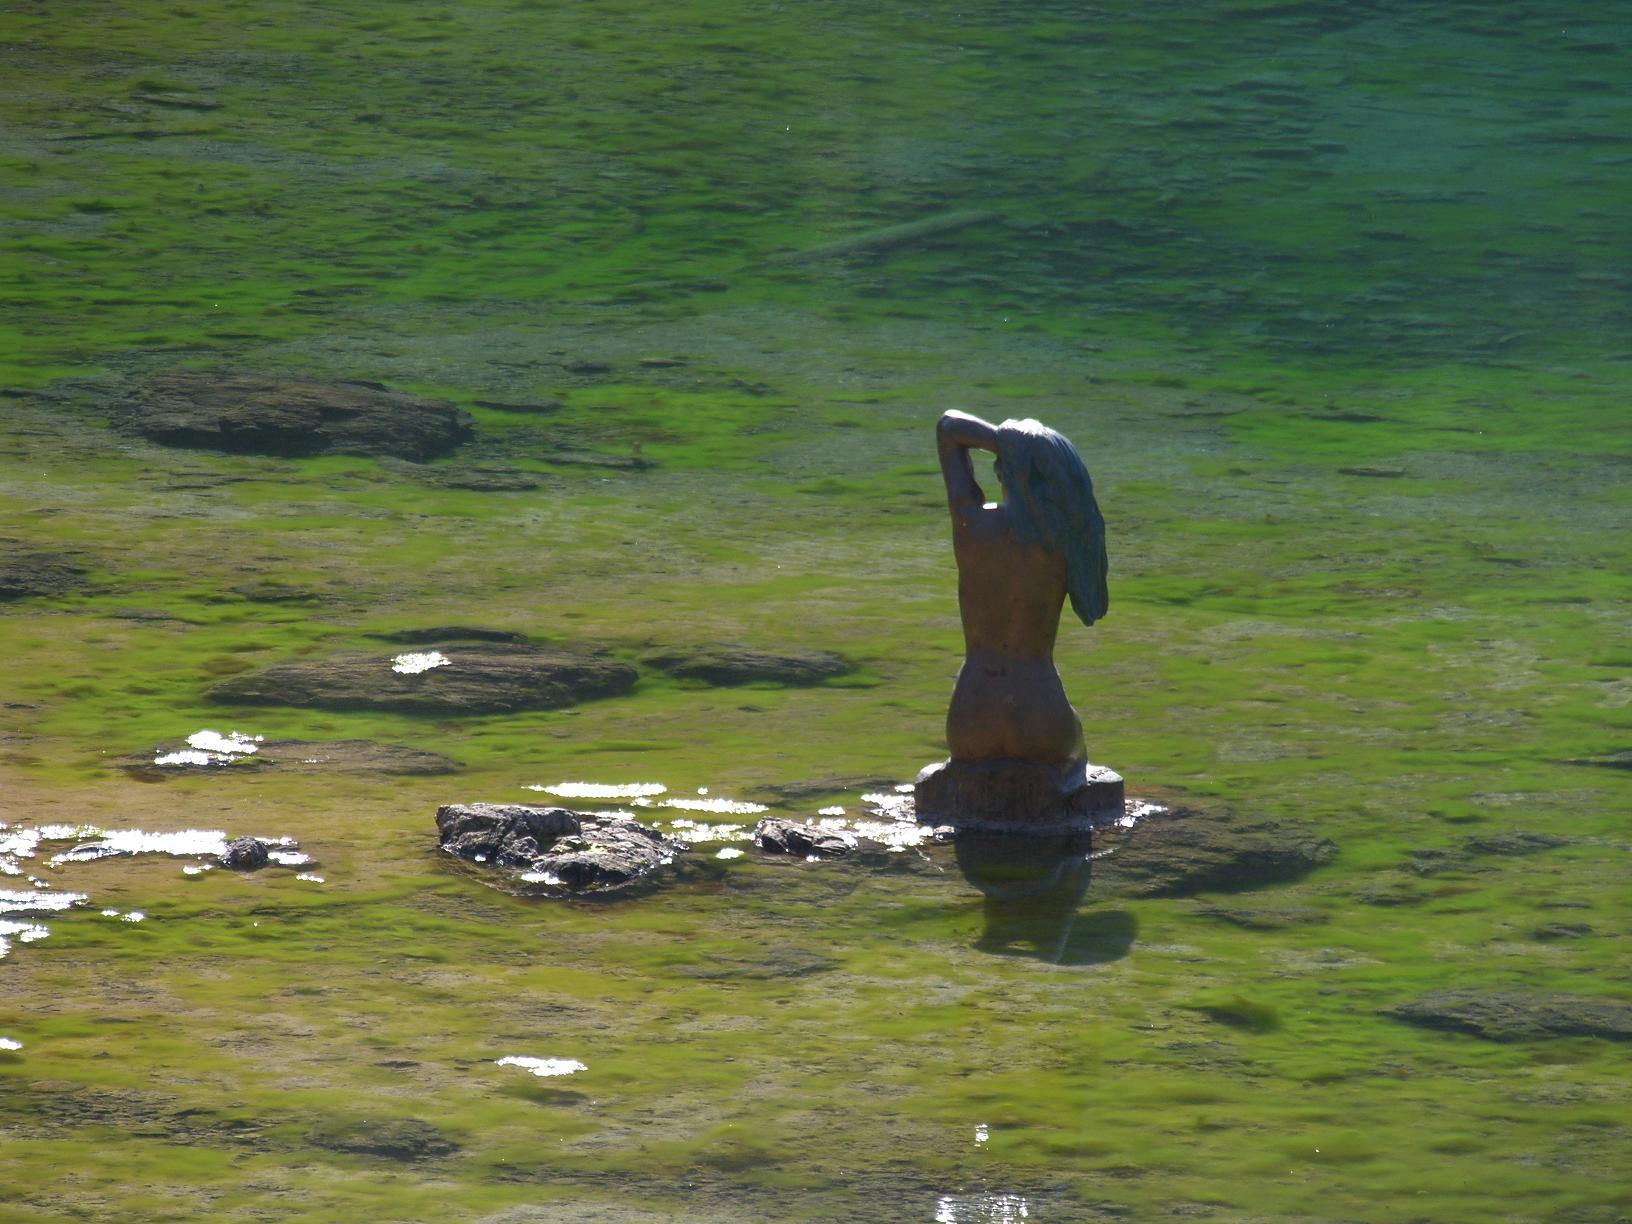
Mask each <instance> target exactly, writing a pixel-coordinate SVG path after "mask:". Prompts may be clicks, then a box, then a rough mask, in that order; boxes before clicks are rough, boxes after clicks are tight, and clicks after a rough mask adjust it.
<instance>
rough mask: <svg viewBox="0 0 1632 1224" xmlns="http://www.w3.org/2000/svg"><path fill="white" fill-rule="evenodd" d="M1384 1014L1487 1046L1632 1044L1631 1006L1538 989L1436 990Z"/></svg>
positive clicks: (1616, 1001) (1618, 1002) (1620, 1002)
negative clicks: (1590, 1040)
mask: <svg viewBox="0 0 1632 1224" xmlns="http://www.w3.org/2000/svg"><path fill="white" fill-rule="evenodd" d="M1383 1015H1385V1016H1389V1017H1392V1018H1393V1019H1395V1020H1403V1021H1405V1022H1406V1023H1407V1024H1414V1025H1417V1026H1418V1027H1419V1028H1431V1029H1446V1030H1450V1031H1453V1032H1461V1033H1473V1034H1474V1035H1475V1036H1479V1037H1485V1038H1488V1039H1490V1040H1492V1041H1522V1040H1526V1039H1530V1038H1538V1037H1607V1038H1610V1039H1612V1040H1616V1041H1632V1003H1628V1002H1625V1001H1623V1000H1620V999H1607V998H1594V997H1592V996H1588V995H1570V994H1555V993H1552V992H1550V991H1540V990H1481V989H1478V988H1471V987H1470V988H1461V989H1455V990H1436V991H1432V992H1430V993H1428V994H1425V995H1423V996H1422V997H1421V998H1419V999H1413V1000H1412V1001H1410V1002H1408V1003H1401V1004H1399V1005H1398V1006H1395V1007H1390V1008H1385V1009H1384V1010H1383Z"/></svg>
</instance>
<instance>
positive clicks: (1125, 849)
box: [1094, 807, 1337, 897]
mask: <svg viewBox="0 0 1632 1224" xmlns="http://www.w3.org/2000/svg"><path fill="white" fill-rule="evenodd" d="M1108 840H1112V841H1113V849H1114V852H1113V853H1112V854H1110V855H1108V856H1106V857H1105V858H1103V859H1099V860H1097V861H1096V862H1095V863H1094V887H1095V889H1096V890H1100V889H1103V890H1104V891H1105V892H1108V893H1111V894H1113V895H1114V894H1123V895H1129V894H1131V895H1134V896H1145V897H1183V896H1192V895H1194V894H1196V893H1203V892H1234V891H1238V890H1241V889H1246V888H1256V887H1259V886H1261V885H1264V884H1280V883H1284V882H1286V881H1290V880H1296V879H1299V878H1300V877H1302V876H1304V875H1305V874H1307V873H1308V872H1310V871H1312V870H1314V869H1315V868H1316V867H1319V866H1321V865H1322V864H1325V863H1329V862H1331V861H1332V859H1333V858H1335V857H1336V856H1337V843H1335V842H1333V841H1332V840H1331V839H1330V838H1326V837H1321V836H1319V835H1317V834H1315V833H1313V832H1312V831H1310V830H1309V829H1306V828H1302V827H1300V826H1297V825H1287V824H1281V823H1279V822H1276V821H1270V820H1262V821H1251V820H1246V819H1242V818H1240V817H1237V816H1235V815H1233V814H1231V813H1229V812H1223V811H1211V810H1204V809H1198V808H1179V807H1175V808H1171V809H1160V810H1156V811H1152V812H1150V813H1149V814H1147V815H1145V816H1143V817H1141V818H1140V820H1139V822H1138V823H1137V824H1136V825H1134V827H1133V828H1132V829H1130V830H1129V831H1128V832H1127V833H1125V834H1122V835H1120V836H1116V837H1114V838H1108Z"/></svg>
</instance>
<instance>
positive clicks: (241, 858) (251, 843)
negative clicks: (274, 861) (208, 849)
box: [221, 837, 272, 871]
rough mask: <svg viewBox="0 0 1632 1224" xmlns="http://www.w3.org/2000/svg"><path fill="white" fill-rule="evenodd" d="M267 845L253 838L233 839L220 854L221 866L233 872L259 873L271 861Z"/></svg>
mask: <svg viewBox="0 0 1632 1224" xmlns="http://www.w3.org/2000/svg"><path fill="white" fill-rule="evenodd" d="M271 857H272V854H271V850H270V848H269V847H268V846H267V844H266V843H265V842H263V841H261V840H260V839H259V838H255V837H235V838H233V839H232V840H231V841H230V842H228V843H227V848H226V849H225V850H223V851H222V852H221V866H223V867H226V868H229V869H231V870H233V871H259V870H260V869H261V868H262V867H265V866H266V865H267V863H268V862H269V861H271Z"/></svg>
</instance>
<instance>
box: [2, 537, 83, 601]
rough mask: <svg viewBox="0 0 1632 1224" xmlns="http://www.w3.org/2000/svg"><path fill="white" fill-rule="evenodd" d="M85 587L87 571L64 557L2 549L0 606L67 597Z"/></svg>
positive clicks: (58, 554)
mask: <svg viewBox="0 0 1632 1224" xmlns="http://www.w3.org/2000/svg"><path fill="white" fill-rule="evenodd" d="M84 583H85V568H84V567H83V566H82V565H80V564H79V563H78V562H77V561H75V560H74V559H73V558H71V557H68V556H65V555H63V554H62V553H53V552H24V551H10V550H3V549H0V603H4V602H5V601H6V600H10V599H28V598H30V597H31V596H35V595H66V594H67V593H68V592H69V591H72V590H75V589H76V588H78V587H80V586H83V585H84Z"/></svg>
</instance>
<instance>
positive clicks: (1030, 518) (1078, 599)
mask: <svg viewBox="0 0 1632 1224" xmlns="http://www.w3.org/2000/svg"><path fill="white" fill-rule="evenodd" d="M997 474H998V478H999V479H1000V480H1002V482H1003V490H1004V492H1005V494H1006V495H1007V502H1006V506H1007V509H1008V516H1009V523H1010V525H1011V526H1012V527H1013V528H1014V533H1015V535H1017V536H1019V537H1020V538H1021V539H1022V540H1024V541H1026V542H1027V543H1030V544H1037V545H1040V546H1041V547H1043V548H1046V549H1048V550H1049V551H1051V552H1057V553H1063V554H1064V555H1065V573H1066V589H1067V590H1068V591H1069V592H1070V593H1071V607H1072V609H1073V610H1074V611H1075V612H1076V614H1077V616H1078V617H1080V618H1081V619H1082V623H1083V624H1085V625H1091V624H1093V623H1094V622H1095V621H1096V620H1098V619H1099V618H1100V617H1102V616H1104V615H1105V611H1106V609H1107V608H1108V607H1109V606H1110V592H1109V591H1108V590H1107V589H1106V586H1105V572H1106V558H1105V519H1104V518H1103V517H1102V516H1101V515H1100V513H1099V503H1098V502H1096V501H1095V500H1094V482H1093V479H1092V478H1091V477H1090V476H1089V475H1088V468H1087V465H1085V464H1084V463H1083V461H1082V456H1081V455H1079V454H1077V448H1076V447H1074V446H1072V445H1071V442H1070V440H1069V439H1067V438H1066V437H1064V436H1063V435H1061V434H1058V433H1055V432H1054V431H1053V430H1052V429H1050V428H1049V427H1048V426H1047V425H1043V424H1041V423H1040V422H1037V421H1032V420H1025V421H1012V420H1011V421H1004V422H1003V424H1001V425H999V426H998V427H997Z"/></svg>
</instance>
